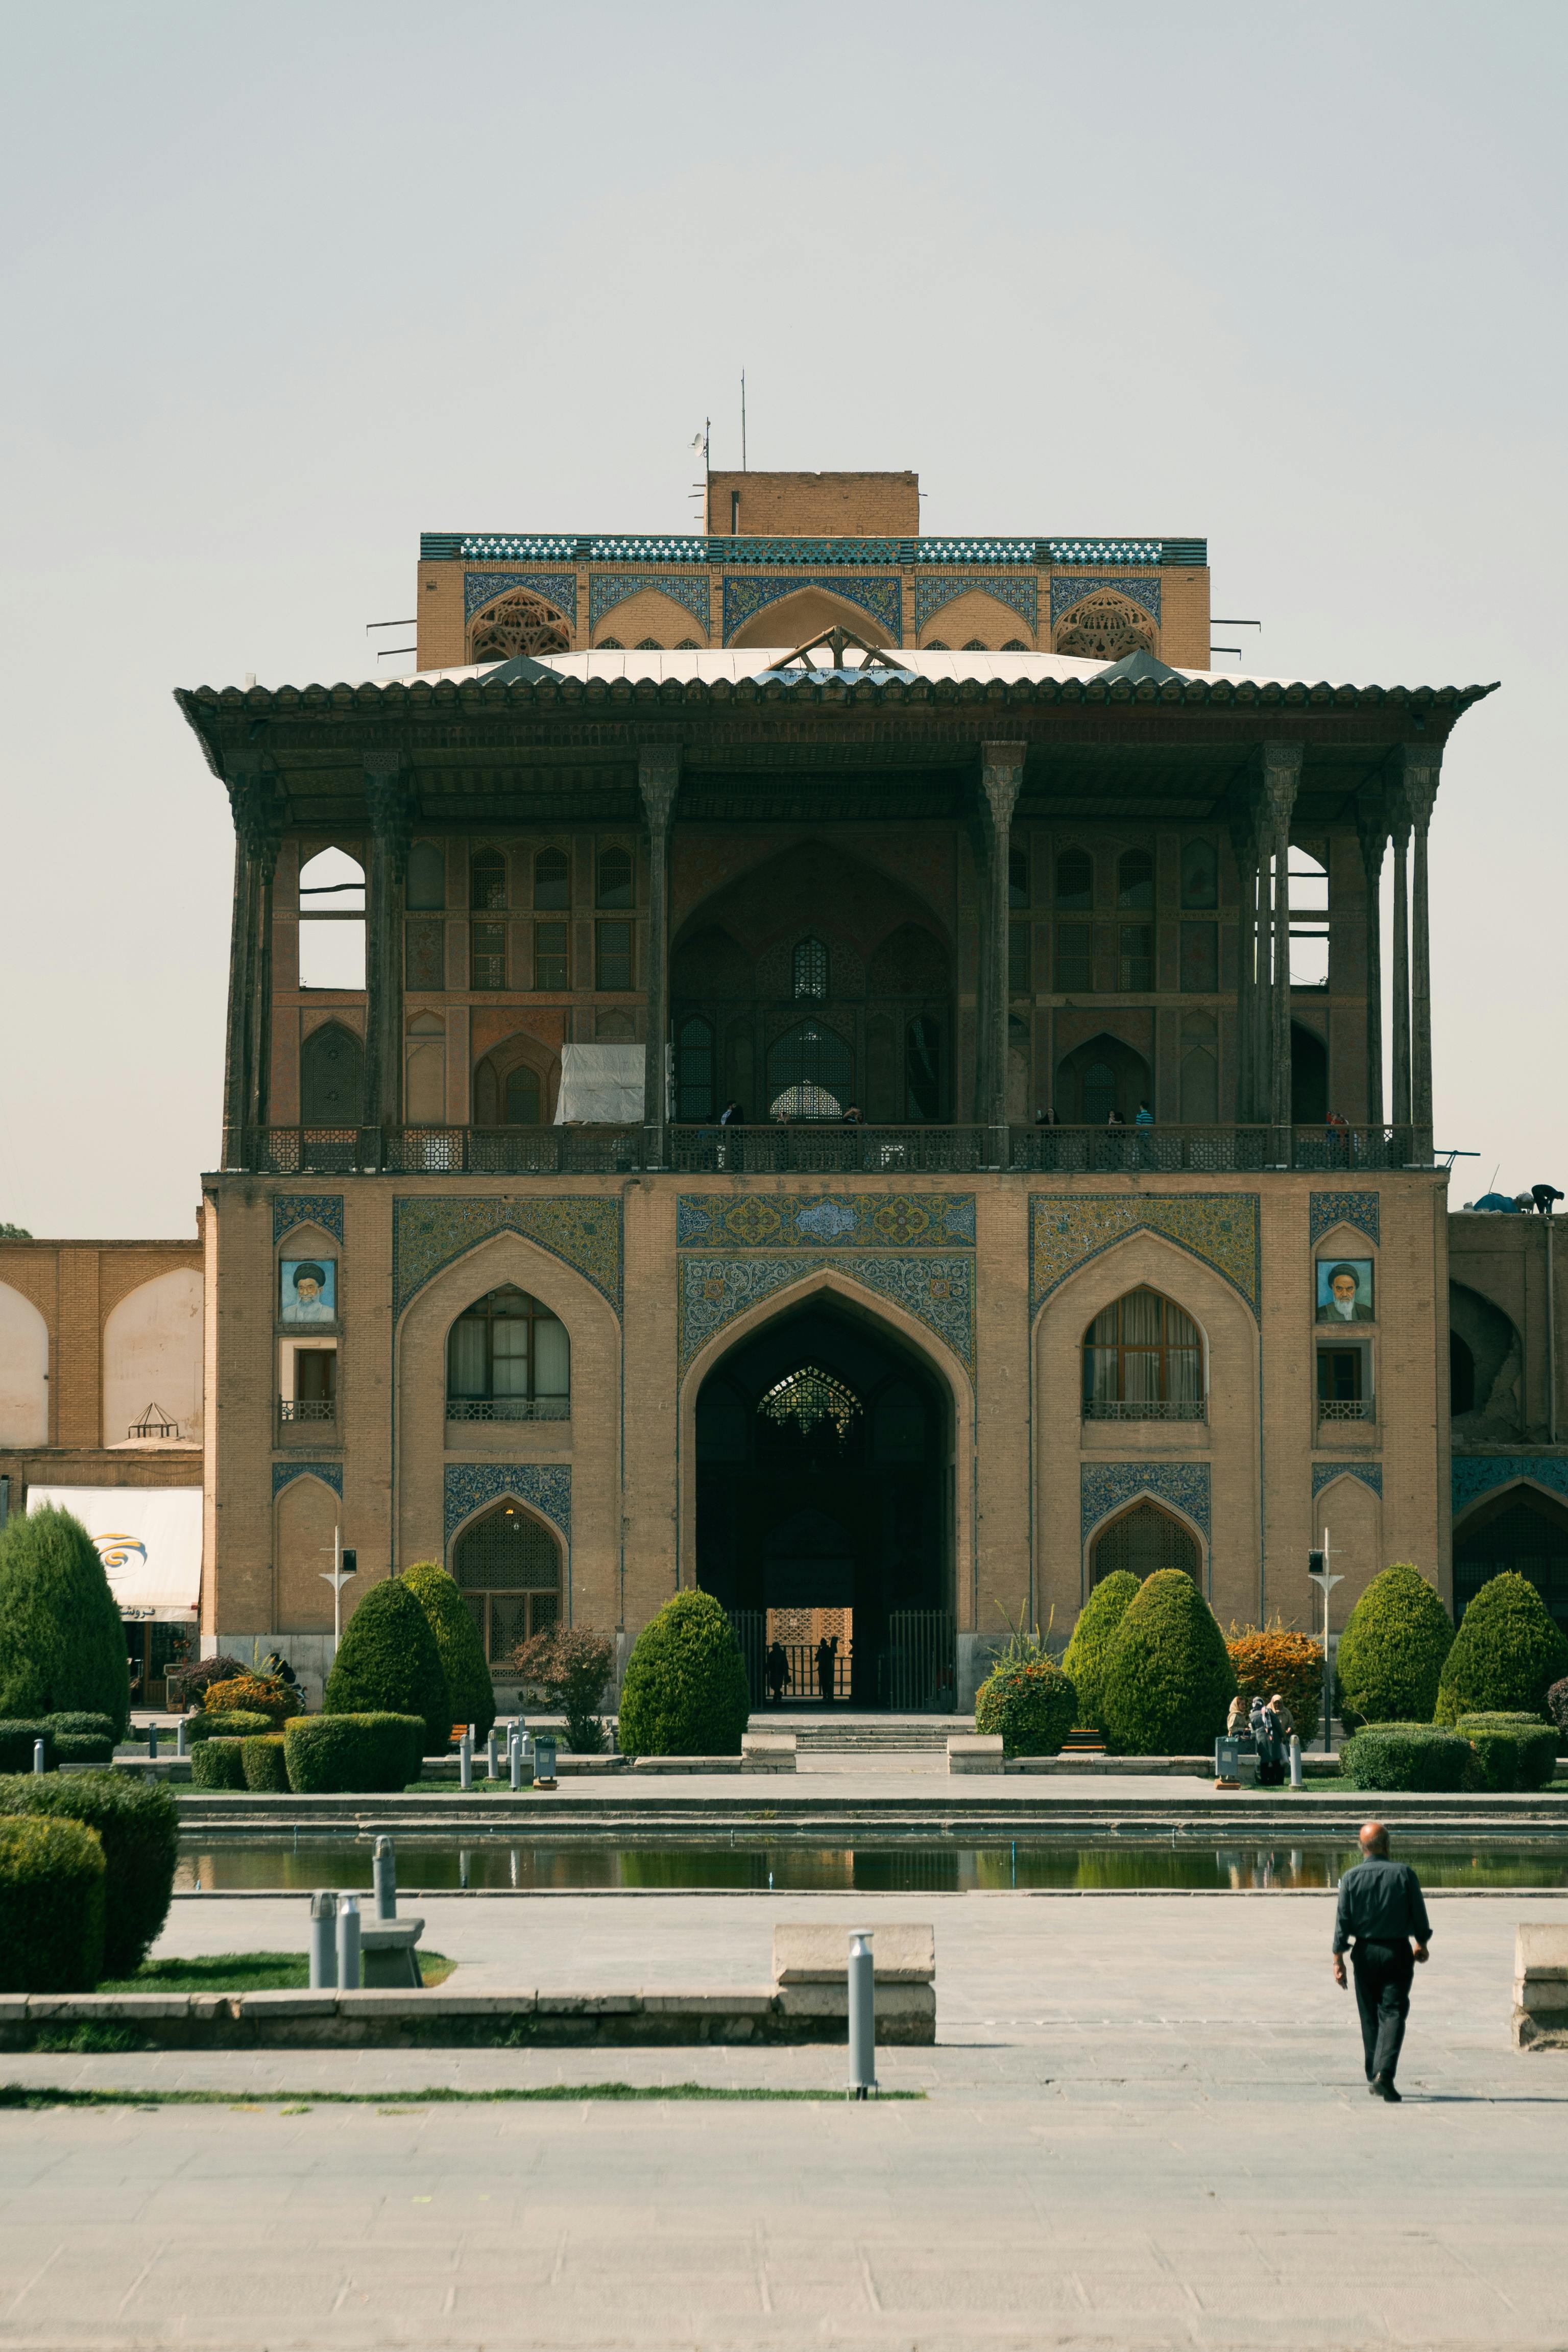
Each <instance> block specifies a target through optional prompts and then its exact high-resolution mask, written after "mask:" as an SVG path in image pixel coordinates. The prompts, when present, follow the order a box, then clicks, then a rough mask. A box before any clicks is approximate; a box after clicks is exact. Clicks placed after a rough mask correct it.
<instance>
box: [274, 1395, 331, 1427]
mask: <svg viewBox="0 0 1568 2352" xmlns="http://www.w3.org/2000/svg"><path fill="white" fill-rule="evenodd" d="M277 1418H278V1420H279V1421H336V1420H337V1418H338V1401H337V1399H336V1397H279V1398H278V1400H277Z"/></svg>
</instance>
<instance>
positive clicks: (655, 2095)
mask: <svg viewBox="0 0 1568 2352" xmlns="http://www.w3.org/2000/svg"><path fill="white" fill-rule="evenodd" d="M843 2096H844V2094H843V2092H842V2091H774V2090H767V2089H759V2090H742V2089H728V2088H725V2087H724V2086H722V2085H718V2084H708V2083H538V2084H520V2085H517V2086H515V2087H510V2088H507V2087H504V2086H503V2087H497V2089H495V2090H489V2091H459V2090H455V2089H452V2088H451V2087H449V2086H447V2085H444V2084H443V2085H438V2086H437V2087H436V2088H434V2089H433V2090H427V2091H266V2092H264V2093H263V2094H262V2095H261V2096H260V2097H259V2098H252V2099H247V2098H246V2097H245V2096H244V2095H243V2094H242V2093H238V2092H236V2091H234V2090H228V2091H117V2090H107V2089H106V2090H101V2091H94V2090H64V2089H58V2090H56V2089H49V2088H44V2087H38V2088H35V2086H34V2085H33V2084H29V2083H0V2108H6V2107H230V2108H233V2109H235V2110H236V2111H238V2112H250V2111H252V2110H254V2111H255V2112H256V2113H257V2114H262V2113H266V2112H267V2110H269V2109H271V2108H275V2107H277V2108H281V2109H282V2110H283V2111H284V2112H285V2113H287V2114H289V2115H306V2114H308V2112H309V2110H310V2108H311V2107H377V2108H381V2109H382V2110H387V2109H390V2108H392V2107H394V2106H396V2107H432V2106H482V2105H487V2104H488V2105H493V2104H496V2103H497V2102H509V2103H516V2102H518V2101H533V2102H536V2103H548V2102H551V2101H553V2102H554V2103H556V2104H557V2105H560V2104H562V2103H570V2101H572V2100H574V2099H604V2100H631V2099H685V2100H691V2099H722V2100H728V2101H732V2102H733V2101H736V2100H742V2101H744V2100H750V2101H752V2102H754V2103H755V2102H758V2101H765V2102H772V2103H778V2102H779V2101H788V2100H794V2101H800V2100H816V2101H818V2102H821V2101H822V2100H825V2099H831V2100H841V2099H842V2098H843ZM880 2096H881V2099H882V2100H883V2101H886V2100H889V2099H904V2100H909V2099H924V2098H925V2092H924V2091H883V2092H882V2093H881V2095H880Z"/></svg>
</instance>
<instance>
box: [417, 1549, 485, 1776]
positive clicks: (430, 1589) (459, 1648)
mask: <svg viewBox="0 0 1568 2352" xmlns="http://www.w3.org/2000/svg"><path fill="white" fill-rule="evenodd" d="M402 1582H403V1583H404V1584H405V1585H406V1586H407V1587H408V1589H409V1591H411V1592H412V1593H413V1597H414V1599H415V1600H416V1601H418V1603H419V1605H420V1607H421V1608H422V1609H423V1612H424V1613H425V1616H426V1617H427V1618H428V1620H429V1622H430V1630H431V1632H432V1633H434V1636H435V1646H436V1649H437V1650H438V1651H439V1653H440V1654H441V1671H442V1673H443V1674H444V1675H445V1676H446V1697H447V1702H448V1704H449V1706H450V1707H451V1709H452V1712H451V1714H450V1716H449V1717H448V1718H447V1725H448V1729H450V1727H451V1726H452V1725H453V1724H454V1723H471V1724H472V1725H473V1726H474V1737H475V1738H476V1739H484V1738H486V1737H487V1736H488V1734H489V1731H490V1728H491V1726H492V1725H493V1724H494V1722H495V1720H496V1694H495V1691H494V1689H493V1688H492V1687H491V1683H490V1669H489V1667H488V1666H487V1665H486V1664H485V1644H484V1643H483V1642H482V1641H481V1640H480V1638H479V1628H478V1626H477V1625H476V1623H475V1622H474V1612H473V1611H472V1610H471V1609H470V1608H469V1606H468V1603H467V1602H466V1601H465V1600H464V1598H463V1595H462V1594H461V1592H459V1591H458V1590H457V1585H456V1580H455V1578H453V1577H450V1576H448V1575H447V1573H446V1570H444V1568H441V1567H439V1566H438V1565H437V1564H436V1562H435V1561H434V1560H433V1559H421V1560H416V1561H415V1562H414V1564H413V1567H412V1568H405V1569H404V1570H403V1572H402Z"/></svg>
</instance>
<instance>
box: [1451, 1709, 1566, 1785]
mask: <svg viewBox="0 0 1568 2352" xmlns="http://www.w3.org/2000/svg"><path fill="white" fill-rule="evenodd" d="M1454 1729H1455V1730H1456V1731H1457V1732H1458V1736H1459V1738H1461V1739H1468V1740H1469V1744H1470V1748H1471V1749H1472V1750H1473V1752H1474V1755H1475V1759H1476V1769H1477V1770H1478V1771H1479V1775H1480V1779H1481V1781H1482V1784H1483V1786H1484V1787H1486V1788H1488V1789H1544V1788H1545V1786H1546V1784H1547V1782H1548V1781H1549V1780H1551V1779H1552V1774H1553V1773H1554V1772H1555V1771H1556V1769H1557V1727H1556V1726H1555V1724H1551V1723H1542V1719H1541V1717H1539V1716H1538V1715H1533V1716H1531V1715H1461V1716H1460V1717H1459V1719H1458V1723H1457V1724H1455V1726H1454Z"/></svg>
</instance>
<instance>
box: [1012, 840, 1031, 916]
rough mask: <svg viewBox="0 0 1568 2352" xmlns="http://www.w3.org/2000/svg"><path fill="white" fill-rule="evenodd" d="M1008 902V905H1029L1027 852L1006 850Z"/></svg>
mask: <svg viewBox="0 0 1568 2352" xmlns="http://www.w3.org/2000/svg"><path fill="white" fill-rule="evenodd" d="M1008 904H1009V907H1027V906H1028V905H1029V852H1028V850H1027V849H1009V852H1008Z"/></svg>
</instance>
